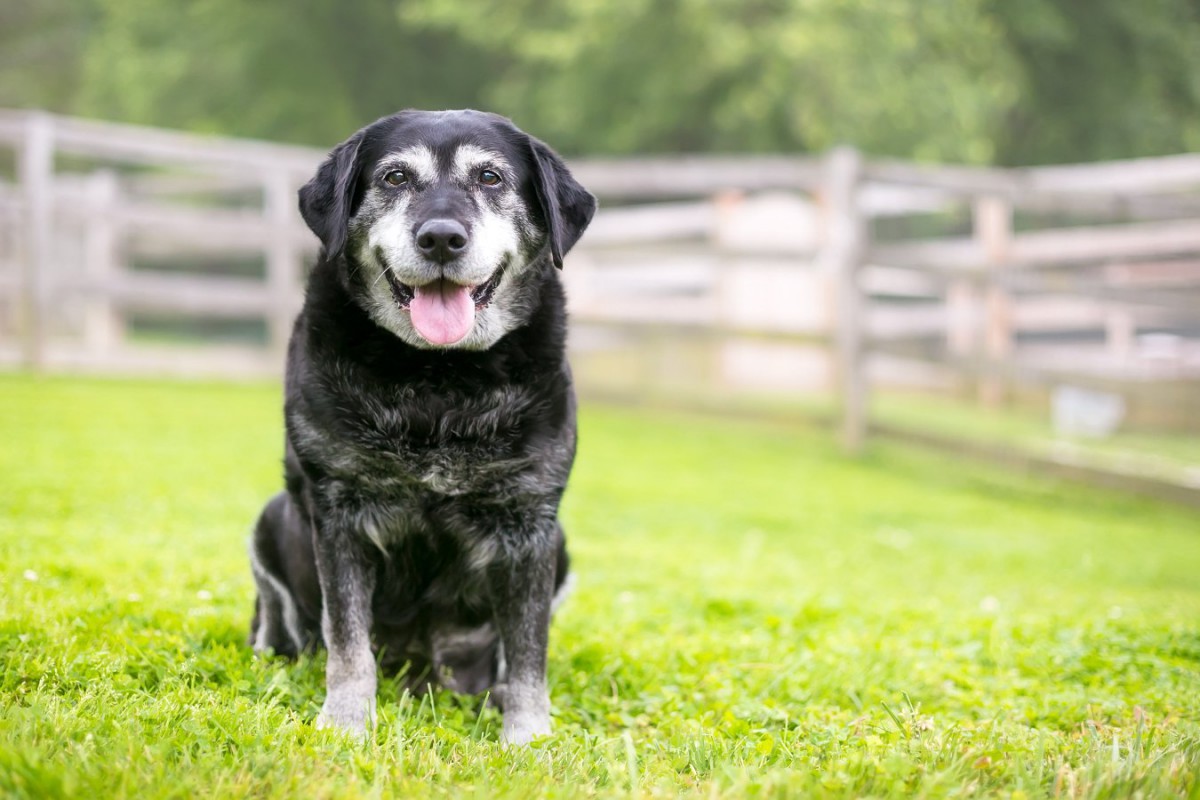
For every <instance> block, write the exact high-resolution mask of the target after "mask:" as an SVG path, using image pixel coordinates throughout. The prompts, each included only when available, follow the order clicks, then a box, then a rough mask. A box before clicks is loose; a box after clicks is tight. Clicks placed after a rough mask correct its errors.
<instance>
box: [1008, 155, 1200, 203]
mask: <svg viewBox="0 0 1200 800" xmlns="http://www.w3.org/2000/svg"><path fill="white" fill-rule="evenodd" d="M1019 174H1020V176H1021V177H1020V182H1021V187H1020V188H1021V189H1022V190H1023V191H1024V192H1027V193H1031V194H1035V193H1036V194H1049V193H1062V194H1066V193H1079V194H1100V193H1108V194H1115V193H1125V192H1128V193H1136V194H1148V193H1150V192H1156V191H1157V192H1162V191H1177V190H1180V189H1200V153H1187V154H1183V155H1176V156H1158V157H1155V158H1136V159H1129V160H1126V161H1107V162H1102V163H1097V164H1064V165H1058V166H1050V167H1029V168H1027V169H1024V170H1021V171H1020V172H1019Z"/></svg>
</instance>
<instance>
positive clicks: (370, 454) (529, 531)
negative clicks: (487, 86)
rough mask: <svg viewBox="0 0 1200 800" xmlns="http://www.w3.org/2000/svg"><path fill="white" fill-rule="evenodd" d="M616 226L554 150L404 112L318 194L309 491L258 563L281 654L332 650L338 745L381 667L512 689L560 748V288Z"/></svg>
mask: <svg viewBox="0 0 1200 800" xmlns="http://www.w3.org/2000/svg"><path fill="white" fill-rule="evenodd" d="M595 209H596V201H595V198H593V197H592V195H590V194H589V193H588V192H587V191H585V190H584V189H583V187H582V186H580V185H579V184H578V183H577V182H576V181H575V179H574V178H572V176H571V174H570V173H569V172H568V171H567V168H566V167H565V166H564V164H563V162H562V161H561V160H560V159H559V157H558V156H557V155H556V154H555V153H554V152H553V151H551V150H550V149H549V148H548V147H547V146H546V145H545V144H543V143H542V142H540V141H538V140H537V139H534V138H533V137H531V136H528V135H527V134H525V133H523V132H521V131H520V130H518V129H517V128H516V127H515V126H514V125H513V124H512V123H511V122H509V121H508V120H506V119H504V118H503V117H498V116H495V115H493V114H485V113H481V112H477V111H446V112H423V111H403V112H400V113H398V114H395V115H393V116H390V117H385V118H384V119H381V120H379V121H377V122H375V123H374V124H372V125H369V126H367V127H366V128H364V129H362V130H361V131H359V132H358V133H356V134H354V135H353V136H352V137H350V138H349V139H348V140H346V141H345V142H343V143H342V144H340V145H338V147H336V148H335V149H334V150H333V151H332V152H331V153H330V155H329V157H328V159H326V161H325V162H324V163H323V164H322V165H321V166H320V168H319V169H318V170H317V174H316V176H315V177H313V179H312V180H310V181H309V182H308V183H307V184H306V185H305V186H304V187H303V188H302V189H301V190H300V211H301V213H302V214H303V216H304V220H305V222H307V223H308V226H309V227H310V228H312V230H313V232H314V233H316V234H317V236H318V237H320V239H321V242H322V244H323V248H322V252H321V257H320V259H319V261H318V263H317V264H316V266H315V267H314V269H313V271H312V274H311V276H310V278H309V282H308V290H307V295H306V298H305V304H304V309H303V311H302V312H301V314H300V316H299V318H298V319H297V320H296V326H295V329H294V331H293V334H292V339H291V343H290V345H289V348H288V361H287V391H286V403H285V413H286V418H287V449H286V456H285V461H284V463H285V477H286V486H287V490H286V491H285V492H281V493H280V494H278V495H276V496H275V497H274V498H273V499H272V500H271V501H270V502H269V503H268V504H267V506H266V508H265V509H264V510H263V512H262V515H261V517H260V518H259V521H258V525H257V528H256V530H255V534H254V539H253V544H252V548H251V556H252V566H253V570H254V576H255V581H256V584H257V588H258V598H257V605H256V612H255V616H254V622H253V624H252V629H251V641H252V644H253V646H254V649H255V650H256V651H259V652H264V651H268V650H272V651H274V652H275V653H280V654H285V655H295V654H296V653H298V652H300V651H302V650H305V649H309V648H313V647H316V646H319V645H322V644H323V645H324V646H325V647H326V648H327V649H328V651H329V658H328V664H327V667H326V686H327V694H326V698H325V704H324V707H323V708H322V710H321V714H320V716H319V718H318V725H320V726H323V727H324V726H336V727H339V728H342V729H344V730H347V731H350V732H353V733H355V734H358V735H362V734H364V733H365V732H366V730H367V729H368V728H369V727H370V725H371V724H372V723H373V720H374V708H375V692H376V675H375V673H376V658H377V656H378V657H379V658H380V659H381V660H382V664H383V666H384V667H385V668H389V667H391V668H395V667H399V666H401V665H403V664H405V663H409V664H411V667H410V672H409V675H410V683H412V684H413V685H414V686H417V685H425V684H427V683H429V682H433V681H436V682H438V683H440V684H442V685H445V686H448V687H450V688H452V689H455V690H458V691H462V692H469V693H475V692H481V691H484V690H485V689H488V688H491V689H492V696H493V697H494V698H495V699H496V700H497V702H498V703H499V704H500V705H501V707H502V708H503V712H504V728H503V734H502V738H503V740H504V741H505V742H506V743H524V742H528V741H529V740H530V739H532V738H533V737H535V736H539V735H542V734H546V733H548V732H549V730H550V716H549V711H550V708H549V705H550V700H549V696H548V694H547V690H546V643H547V637H548V631H549V625H550V615H551V613H552V610H553V607H554V606H555V605H556V603H557V600H558V599H559V597H560V596H561V594H562V593H563V589H564V588H565V583H566V579H567V553H566V547H565V544H564V539H563V533H562V528H561V527H560V525H559V523H558V505H559V500H560V499H561V497H562V494H563V490H564V488H565V487H566V483H567V476H568V474H569V472H570V469H571V463H572V461H573V459H574V455H575V399H574V393H573V390H572V385H571V376H570V371H569V369H568V366H567V362H566V359H565V355H564V341H565V312H564V300H563V292H562V287H561V284H560V281H559V278H558V274H557V270H556V268H561V267H562V258H563V256H564V255H565V254H566V253H567V251H568V250H570V249H571V247H572V245H574V244H575V242H576V241H578V239H579V237H580V236H581V235H582V233H583V231H584V229H585V228H586V227H587V225H588V223H589V222H590V221H591V218H592V214H593V213H594V212H595Z"/></svg>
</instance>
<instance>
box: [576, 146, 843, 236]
mask: <svg viewBox="0 0 1200 800" xmlns="http://www.w3.org/2000/svg"><path fill="white" fill-rule="evenodd" d="M568 166H570V168H571V171H572V172H573V173H574V174H575V177H576V178H578V179H579V182H580V183H582V184H583V185H584V186H586V187H588V189H589V190H590V191H591V192H593V193H594V194H596V195H597V196H599V197H600V198H602V199H605V198H613V199H624V200H645V199H653V198H672V197H676V198H681V197H694V196H701V197H705V196H709V195H713V194H716V193H718V192H721V191H725V190H729V189H743V190H748V191H763V190H766V189H786V190H791V191H794V190H796V189H813V188H816V187H817V186H818V185H819V183H820V181H821V179H822V175H823V172H822V166H821V162H820V161H818V160H816V159H809V158H796V157H788V156H725V157H723V156H699V155H697V156H660V157H657V158H619V159H618V158H613V159H600V158H590V159H578V160H571V161H570V162H569V163H568ZM589 235H590V234H589Z"/></svg>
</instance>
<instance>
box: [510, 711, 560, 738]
mask: <svg viewBox="0 0 1200 800" xmlns="http://www.w3.org/2000/svg"><path fill="white" fill-rule="evenodd" d="M549 735H550V715H549V714H543V713H540V712H525V713H509V714H505V715H504V729H503V730H502V731H501V732H500V742H501V743H502V744H504V745H505V746H506V747H512V746H522V745H527V744H529V743H530V742H532V741H533V740H534V739H536V738H538V737H539V736H549Z"/></svg>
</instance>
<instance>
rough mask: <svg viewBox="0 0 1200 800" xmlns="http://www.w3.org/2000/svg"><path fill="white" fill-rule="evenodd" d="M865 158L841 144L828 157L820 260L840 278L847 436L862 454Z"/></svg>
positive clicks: (850, 447) (846, 444)
mask: <svg viewBox="0 0 1200 800" xmlns="http://www.w3.org/2000/svg"><path fill="white" fill-rule="evenodd" d="M862 175H863V163H862V157H861V156H860V155H859V153H858V152H857V151H856V150H853V149H851V148H838V149H835V150H833V151H831V152H830V153H829V155H828V156H827V158H826V177H825V184H824V186H823V189H822V200H823V201H824V207H825V213H826V215H827V216H826V226H825V235H826V239H825V243H824V247H823V248H822V252H821V254H820V257H819V260H820V263H821V265H822V267H823V269H825V270H826V271H827V272H828V273H829V274H831V275H833V276H835V278H836V287H837V288H836V302H837V330H836V333H835V338H834V341H835V343H836V347H837V385H838V394H839V399H840V403H841V410H842V422H841V439H842V446H843V448H844V449H845V450H846V451H847V452H849V453H857V452H860V451H861V450H862V448H863V446H864V444H865V441H866V434H867V415H868V407H867V406H868V402H869V399H868V396H867V391H868V384H867V376H866V363H865V361H866V352H865V350H864V347H863V345H864V341H863V330H864V308H863V304H864V299H863V296H862V290H861V289H860V288H859V286H858V271H859V268H860V267H861V266H862V254H863V249H864V243H865V239H866V224H865V220H864V218H863V216H862V213H861V210H860V207H859V199H858V192H859V188H860V183H861V181H862Z"/></svg>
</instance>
